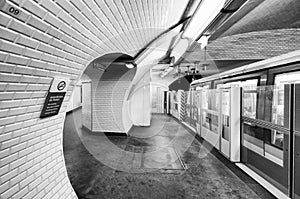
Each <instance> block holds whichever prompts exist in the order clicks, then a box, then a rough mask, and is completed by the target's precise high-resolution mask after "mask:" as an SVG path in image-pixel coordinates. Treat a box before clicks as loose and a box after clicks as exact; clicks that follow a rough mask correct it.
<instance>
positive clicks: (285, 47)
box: [180, 0, 300, 76]
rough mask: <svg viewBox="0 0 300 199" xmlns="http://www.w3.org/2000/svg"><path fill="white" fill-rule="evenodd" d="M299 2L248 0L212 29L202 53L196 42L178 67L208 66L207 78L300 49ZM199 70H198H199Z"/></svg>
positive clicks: (204, 72)
mask: <svg viewBox="0 0 300 199" xmlns="http://www.w3.org/2000/svg"><path fill="white" fill-rule="evenodd" d="M299 9H300V1H299V0H284V1H282V0H248V1H247V2H246V3H245V4H244V5H243V6H242V7H241V8H240V9H239V10H237V11H236V12H235V13H234V14H233V15H232V16H231V17H229V18H228V19H227V20H226V21H225V22H224V23H222V24H221V25H220V26H219V27H217V28H215V29H213V30H214V31H213V32H212V33H211V35H210V38H209V43H208V45H207V47H206V60H205V58H204V50H203V49H201V46H200V44H197V43H195V44H194V45H192V46H191V47H190V48H189V50H188V51H187V52H186V53H185V54H184V55H183V57H182V58H183V60H182V62H181V64H180V65H181V66H186V65H191V66H193V65H194V63H195V62H199V61H200V66H202V65H203V64H205V63H209V65H210V66H212V65H213V66H214V67H211V68H210V67H208V69H207V70H205V71H204V70H203V71H202V72H201V75H203V76H208V75H212V74H215V73H218V72H222V71H226V70H229V69H232V68H236V67H239V66H243V65H246V64H249V63H253V62H256V61H260V60H264V59H268V58H271V57H274V56H279V55H282V54H286V53H289V52H292V51H295V50H299V49H300V39H299V38H300V12H299ZM200 70H201V69H200Z"/></svg>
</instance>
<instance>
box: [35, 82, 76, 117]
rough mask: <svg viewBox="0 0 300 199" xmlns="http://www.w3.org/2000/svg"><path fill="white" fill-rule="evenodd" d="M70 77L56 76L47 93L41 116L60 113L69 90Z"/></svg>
mask: <svg viewBox="0 0 300 199" xmlns="http://www.w3.org/2000/svg"><path fill="white" fill-rule="evenodd" d="M69 83H70V82H69V79H64V78H57V77H56V78H54V79H53V81H52V84H51V87H50V89H49V91H48V93H47V96H46V100H45V102H44V106H43V109H42V112H41V115H40V118H46V117H50V116H53V115H57V114H58V113H59V110H60V107H61V105H62V102H63V101H64V97H65V95H66V92H67V90H68V86H69Z"/></svg>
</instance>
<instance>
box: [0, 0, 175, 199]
mask: <svg viewBox="0 0 300 199" xmlns="http://www.w3.org/2000/svg"><path fill="white" fill-rule="evenodd" d="M149 2H150V1H149ZM149 2H148V1H129V0H115V1H101V3H100V1H94V0H82V1H81V0H70V1H67V0H56V1H48V0H35V1H33V0H4V1H1V2H0V37H1V41H0V79H1V82H0V142H1V145H0V184H1V185H0V195H1V196H0V197H1V198H3V199H5V198H30V199H31V198H51V199H54V198H59V199H61V198H76V195H75V192H74V191H73V189H72V187H71V184H70V183H69V180H68V177H67V173H66V168H65V163H64V158H63V153H62V128H63V123H64V117H65V111H66V107H67V103H68V101H69V98H70V95H71V93H72V90H73V87H74V85H75V83H76V81H77V79H78V78H79V76H80V75H81V74H82V72H83V71H84V69H85V67H86V66H87V65H88V64H89V63H90V62H91V61H92V60H94V59H95V58H97V57H100V56H102V55H104V54H106V53H110V52H123V53H126V54H129V55H130V56H134V55H135V54H136V53H137V52H138V51H139V50H140V49H142V48H143V47H144V46H145V45H146V44H147V43H148V42H150V41H151V40H152V39H154V38H155V37H156V36H157V35H158V34H160V32H162V30H165V29H166V27H165V26H166V24H167V23H166V18H167V17H169V16H168V15H166V14H162V11H163V10H164V11H167V10H171V9H172V7H171V6H169V5H171V2H172V1H171V0H168V1H158V2H157V3H155V4H154V3H153V2H152V1H151V3H149ZM157 8H161V9H157ZM54 76H64V77H67V78H70V80H71V84H70V87H69V89H68V92H67V95H66V97H65V100H64V102H63V105H62V108H61V111H60V113H59V114H58V115H56V116H53V117H49V118H45V119H40V118H39V115H40V112H41V108H42V105H43V103H44V100H45V95H46V93H47V91H48V89H49V86H50V83H51V80H52V79H53V77H54Z"/></svg>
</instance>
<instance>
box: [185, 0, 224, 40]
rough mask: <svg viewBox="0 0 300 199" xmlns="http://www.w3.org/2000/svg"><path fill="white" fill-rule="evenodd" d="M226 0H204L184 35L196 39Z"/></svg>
mask: <svg viewBox="0 0 300 199" xmlns="http://www.w3.org/2000/svg"><path fill="white" fill-rule="evenodd" d="M225 2H226V0H202V1H201V2H200V4H199V5H198V7H197V10H196V11H195V13H194V15H193V16H192V19H191V20H190V22H189V24H188V26H187V27H186V29H185V30H184V32H183V34H182V37H183V38H191V39H193V40H196V39H197V38H198V37H199V35H201V34H202V33H203V31H204V30H205V28H206V27H207V26H208V25H209V24H210V23H211V22H212V21H213V19H214V18H215V17H216V16H217V15H218V13H219V12H220V11H221V10H222V8H223V6H224V4H225Z"/></svg>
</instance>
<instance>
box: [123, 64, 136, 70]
mask: <svg viewBox="0 0 300 199" xmlns="http://www.w3.org/2000/svg"><path fill="white" fill-rule="evenodd" d="M125 66H126V67H127V68H129V69H132V68H134V67H135V65H134V64H133V63H126V64H125Z"/></svg>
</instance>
